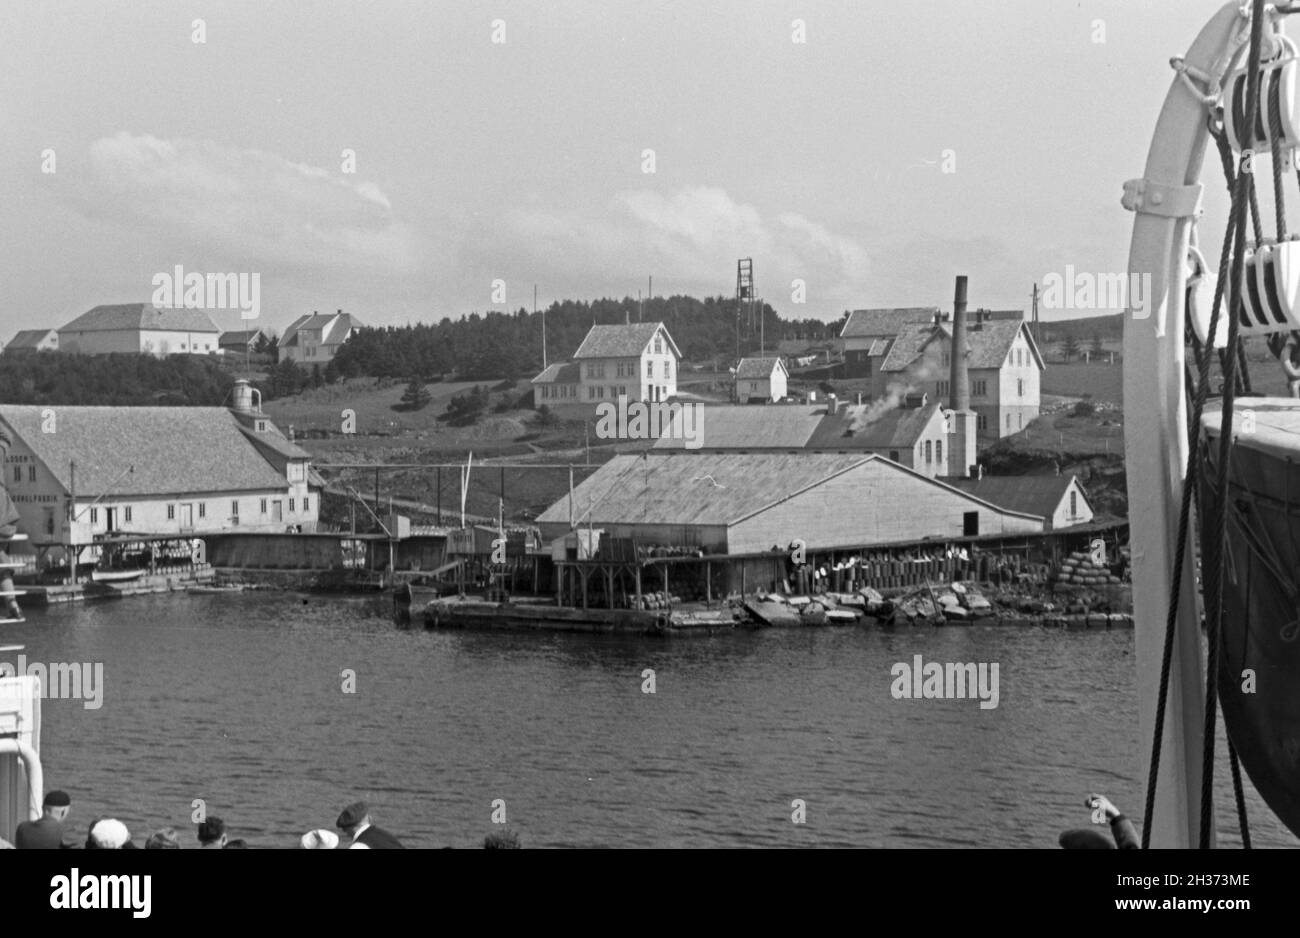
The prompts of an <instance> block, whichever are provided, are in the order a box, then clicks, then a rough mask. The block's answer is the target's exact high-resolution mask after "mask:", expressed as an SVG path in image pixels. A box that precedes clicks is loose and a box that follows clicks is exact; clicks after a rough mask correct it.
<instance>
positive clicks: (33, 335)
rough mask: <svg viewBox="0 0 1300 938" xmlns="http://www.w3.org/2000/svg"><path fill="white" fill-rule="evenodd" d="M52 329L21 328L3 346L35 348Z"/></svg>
mask: <svg viewBox="0 0 1300 938" xmlns="http://www.w3.org/2000/svg"><path fill="white" fill-rule="evenodd" d="M51 332H55V330H54V329H22V330H20V331H19V333H18V334H17V335H16V336H14V337H13V341H11V342H10V343H9V344H8V345H6V346H5V348H36V347H37V346H38V345H40V344H41V343H42V342H44V341H45V340H46V339H47V338H48V337H49V335H50V333H51Z"/></svg>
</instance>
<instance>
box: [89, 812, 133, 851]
mask: <svg viewBox="0 0 1300 938" xmlns="http://www.w3.org/2000/svg"><path fill="white" fill-rule="evenodd" d="M90 839H91V840H92V841H94V843H95V846H96V847H98V848H99V849H100V850H121V849H122V845H123V844H125V843H126V842H127V841H129V840H130V839H131V832H130V831H128V830H127V829H126V825H125V824H123V823H122V822H121V821H118V820H115V819H113V818H105V819H104V820H102V821H100V822H99V823H97V824H96V825H95V826H94V827H92V828H91V829H90Z"/></svg>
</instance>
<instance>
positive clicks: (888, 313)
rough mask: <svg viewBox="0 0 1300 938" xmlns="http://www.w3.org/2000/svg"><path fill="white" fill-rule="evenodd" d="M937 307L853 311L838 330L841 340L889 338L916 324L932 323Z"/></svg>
mask: <svg viewBox="0 0 1300 938" xmlns="http://www.w3.org/2000/svg"><path fill="white" fill-rule="evenodd" d="M938 312H939V307H937V306H907V307H899V308H895V309H855V310H854V311H853V312H851V313H849V318H848V319H847V320H845V322H844V327H843V328H842V329H840V338H841V339H850V338H853V337H855V336H891V335H897V334H898V333H900V332H902V331H903V330H904V329H906V328H907V327H908V326H913V325H917V324H918V323H933V322H934V317H935V316H936V315H937V314H938Z"/></svg>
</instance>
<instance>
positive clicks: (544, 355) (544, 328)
mask: <svg viewBox="0 0 1300 938" xmlns="http://www.w3.org/2000/svg"><path fill="white" fill-rule="evenodd" d="M533 315H534V316H536V315H537V284H533ZM542 370H543V371H545V370H546V312H545V310H543V311H542ZM439 520H441V519H439Z"/></svg>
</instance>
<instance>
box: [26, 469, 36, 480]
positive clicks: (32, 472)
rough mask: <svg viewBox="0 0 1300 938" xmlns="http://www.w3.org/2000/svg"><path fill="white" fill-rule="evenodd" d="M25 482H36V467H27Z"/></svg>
mask: <svg viewBox="0 0 1300 938" xmlns="http://www.w3.org/2000/svg"><path fill="white" fill-rule="evenodd" d="M27 481H28V482H35V481H36V467H35V466H28V467H27Z"/></svg>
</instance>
